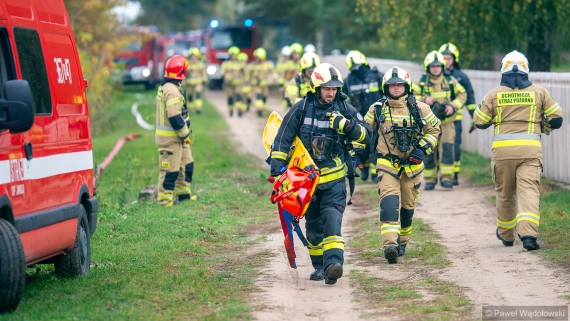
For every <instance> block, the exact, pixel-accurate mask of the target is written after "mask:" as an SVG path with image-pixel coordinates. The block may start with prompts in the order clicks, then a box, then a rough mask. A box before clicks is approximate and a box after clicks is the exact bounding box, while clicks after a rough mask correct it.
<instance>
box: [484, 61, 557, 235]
mask: <svg viewBox="0 0 570 321" xmlns="http://www.w3.org/2000/svg"><path fill="white" fill-rule="evenodd" d="M512 65H514V67H511V66H512ZM515 67H516V68H515ZM523 68H524V69H525V70H526V72H525V71H523V70H521V69H523ZM528 68H529V66H528V63H527V61H526V60H525V58H524V56H523V55H522V54H521V53H519V52H516V51H514V52H512V53H509V54H507V56H506V57H505V58H504V59H503V65H502V66H501V70H503V69H504V70H507V71H505V72H503V74H502V79H501V84H500V85H499V86H498V87H495V88H494V89H492V90H491V91H490V92H489V93H487V94H486V95H485V96H484V97H483V101H482V102H481V105H479V107H478V108H477V109H476V110H475V117H474V121H475V126H476V127H477V128H479V129H486V128H488V127H490V126H491V125H494V141H493V145H492V162H491V170H492V174H493V180H494V183H495V189H496V190H497V191H498V193H497V226H498V230H499V235H500V237H501V238H502V239H503V240H505V241H514V239H515V235H516V234H517V233H518V235H519V236H520V237H521V238H525V237H530V238H534V239H536V237H538V226H539V223H540V212H539V200H540V193H539V184H540V173H541V171H542V157H543V155H542V148H541V137H540V134H541V133H543V128H545V126H543V124H544V122H546V123H548V124H549V125H551V129H558V128H560V127H561V126H562V120H563V113H562V108H561V107H560V105H559V104H558V103H557V102H556V101H555V100H554V99H553V98H552V96H551V95H550V93H549V92H548V91H547V90H546V89H545V88H544V87H542V86H539V85H536V84H532V83H531V82H530V81H529V80H528V74H527V72H528ZM509 69H510V70H509ZM521 87H522V88H521ZM512 204H517V206H513V205H512Z"/></svg>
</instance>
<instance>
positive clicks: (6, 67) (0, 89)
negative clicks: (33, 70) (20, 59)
mask: <svg viewBox="0 0 570 321" xmlns="http://www.w3.org/2000/svg"><path fill="white" fill-rule="evenodd" d="M14 69H15V68H14V59H13V58H12V52H11V50H10V40H9V38H8V32H7V31H6V29H4V28H0V98H6V97H4V84H5V83H6V81H8V80H13V79H16V72H15V71H14Z"/></svg>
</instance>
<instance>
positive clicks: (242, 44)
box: [204, 19, 258, 89]
mask: <svg viewBox="0 0 570 321" xmlns="http://www.w3.org/2000/svg"><path fill="white" fill-rule="evenodd" d="M204 40H205V44H206V59H207V61H206V65H207V68H206V73H207V75H208V87H209V88H210V89H221V88H222V84H223V78H222V75H221V74H220V65H221V64H222V62H223V61H224V60H228V59H229V56H228V48H230V47H232V46H236V47H238V48H239V49H240V51H242V52H245V53H247V55H248V56H249V60H250V61H252V60H253V51H254V50H255V49H256V48H257V46H258V40H257V33H256V30H255V26H254V25H253V20H251V19H246V20H245V21H244V23H243V25H228V26H222V25H220V22H219V21H218V20H212V21H211V22H210V27H209V28H208V29H207V30H206V34H205V37H204Z"/></svg>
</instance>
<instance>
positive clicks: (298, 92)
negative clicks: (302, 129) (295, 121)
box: [285, 73, 310, 105]
mask: <svg viewBox="0 0 570 321" xmlns="http://www.w3.org/2000/svg"><path fill="white" fill-rule="evenodd" d="M309 80H310V79H309V78H308V77H307V76H305V75H303V74H302V73H298V74H296V75H295V77H293V78H292V79H291V80H289V83H288V84H287V88H286V89H285V97H287V98H289V101H290V102H291V105H295V104H296V103H298V102H299V101H301V99H303V97H305V96H306V95H307V93H308V92H309V90H310V88H309Z"/></svg>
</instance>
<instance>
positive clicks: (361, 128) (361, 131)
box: [356, 124, 366, 142]
mask: <svg viewBox="0 0 570 321" xmlns="http://www.w3.org/2000/svg"><path fill="white" fill-rule="evenodd" d="M358 127H360V137H358V139H357V140H356V142H361V141H363V140H364V139H365V138H366V130H365V129H364V127H362V125H360V124H358Z"/></svg>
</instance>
